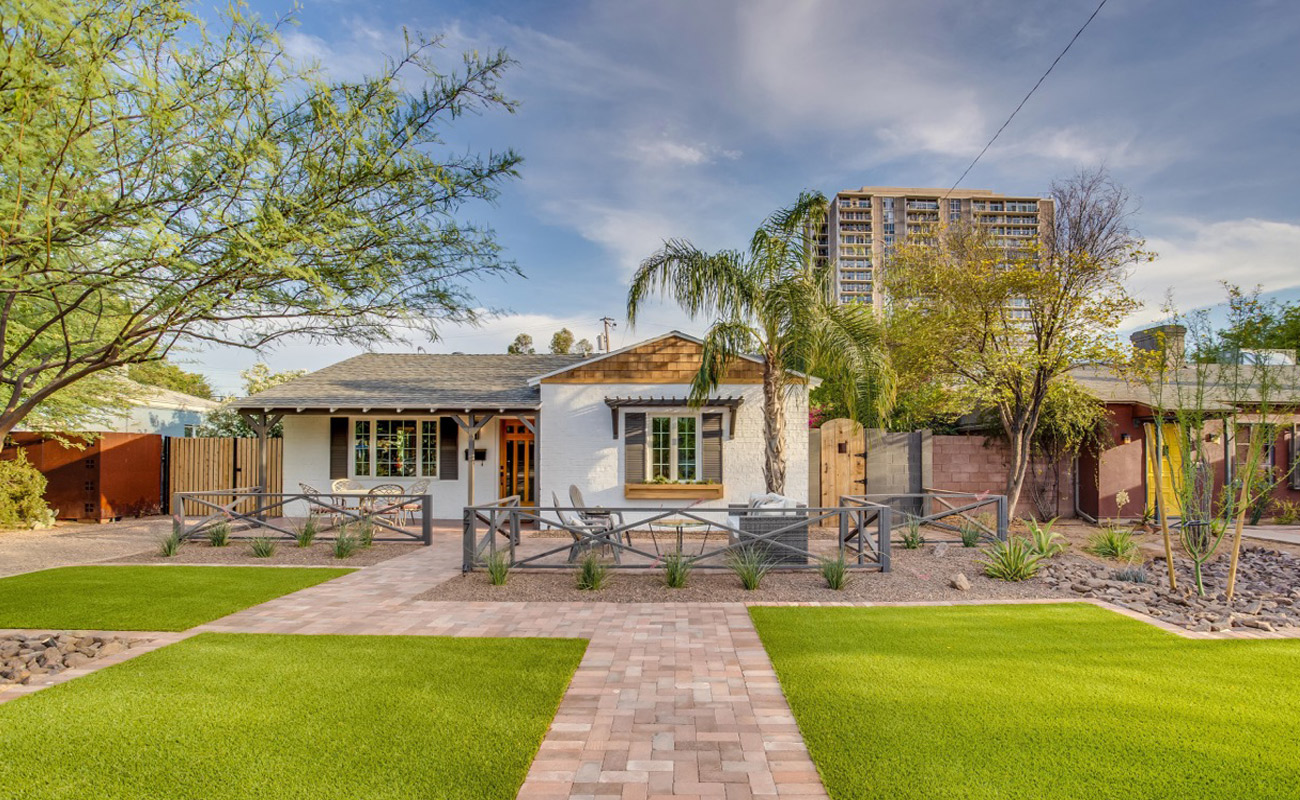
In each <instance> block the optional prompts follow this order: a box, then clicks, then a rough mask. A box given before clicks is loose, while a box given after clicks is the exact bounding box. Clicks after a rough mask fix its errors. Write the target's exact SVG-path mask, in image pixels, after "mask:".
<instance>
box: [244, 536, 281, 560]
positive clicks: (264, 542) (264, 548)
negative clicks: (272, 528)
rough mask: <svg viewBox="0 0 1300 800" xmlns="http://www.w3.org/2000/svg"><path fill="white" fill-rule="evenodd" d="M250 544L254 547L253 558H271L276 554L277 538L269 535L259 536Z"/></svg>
mask: <svg viewBox="0 0 1300 800" xmlns="http://www.w3.org/2000/svg"><path fill="white" fill-rule="evenodd" d="M248 544H249V546H250V547H252V548H253V558H270V557H271V556H273V555H275V540H274V539H272V538H270V537H269V536H258V537H257V538H255V539H252V540H250V541H249V543H248Z"/></svg>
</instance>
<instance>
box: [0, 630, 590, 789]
mask: <svg viewBox="0 0 1300 800" xmlns="http://www.w3.org/2000/svg"><path fill="white" fill-rule="evenodd" d="M585 649H586V642H584V641H581V640H575V639H524V638H519V639H486V638H468V637H467V638H445V637H419V636H280V635H269V634H218V633H205V634H200V635H199V636H196V637H194V638H192V639H187V640H185V641H183V642H180V643H178V644H174V645H171V646H169V647H165V648H162V649H161V650H157V651H155V652H152V653H147V654H145V655H142V656H139V657H137V658H135V659H132V660H130V661H126V662H124V663H122V664H119V665H117V666H113V667H108V668H106V669H104V670H101V671H99V672H95V673H91V674H90V675H87V676H85V677H83V678H78V679H77V680H75V681H70V682H68V683H65V684H61V685H58V686H54V687H52V688H50V689H46V690H44V691H41V692H37V693H36V694H33V695H30V696H27V697H22V698H19V699H17V700H14V701H11V702H9V703H5V704H3V705H0V753H4V758H2V759H0V787H6V788H11V789H15V790H18V789H19V788H21V796H22V797H24V798H28V799H29V800H54V799H55V798H59V799H60V800H62V799H64V798H66V799H67V800H73V799H74V798H77V799H79V798H87V797H93V798H106V799H107V798H123V799H125V798H130V799H131V800H149V799H151V798H158V800H163V799H164V798H165V799H166V800H175V799H176V798H202V800H226V799H227V798H229V799H230V800H246V799H247V798H268V800H270V799H272V798H274V800H285V799H286V798H304V799H306V798H310V799H311V800H330V799H331V798H339V800H345V799H346V800H368V799H369V798H392V800H412V798H422V799H425V798H428V799H432V798H458V799H459V798H464V800H485V799H486V798H501V799H502V800H504V799H505V798H512V797H514V796H515V794H516V792H517V791H518V789H519V786H520V784H521V783H522V782H523V779H524V775H525V774H526V773H527V771H528V765H529V764H530V763H531V761H532V759H533V756H534V755H535V754H536V752H537V747H538V745H539V744H540V743H541V741H542V737H543V736H544V735H545V733H546V728H547V726H548V725H549V724H550V721H551V719H552V718H553V717H554V715H555V709H556V708H557V706H558V705H559V702H560V698H561V696H562V695H563V694H564V690H565V688H566V687H567V686H568V683H569V680H570V678H572V676H573V672H574V670H575V669H577V666H578V662H579V661H580V660H581V658H582V654H583V651H584V650H585ZM3 794H4V792H3V791H0V795H3ZM6 796H7V795H6Z"/></svg>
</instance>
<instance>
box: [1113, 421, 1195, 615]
mask: <svg viewBox="0 0 1300 800" xmlns="http://www.w3.org/2000/svg"><path fill="white" fill-rule="evenodd" d="M1162 424H1163V423H1162V422H1161V421H1160V420H1158V419H1157V420H1156V422H1155V424H1154V425H1153V426H1152V431H1153V432H1152V436H1153V437H1154V438H1155V455H1156V457H1155V461H1154V462H1153V466H1152V476H1151V477H1152V478H1153V479H1154V480H1155V483H1156V516H1158V517H1160V535H1161V537H1162V538H1163V539H1164V543H1165V566H1167V567H1168V568H1169V589H1170V591H1176V590H1177V589H1178V574H1177V573H1176V572H1175V571H1174V546H1173V542H1172V541H1171V540H1170V537H1169V513H1168V510H1167V509H1166V508H1165V483H1164V463H1163V462H1164V445H1163V444H1162V443H1161V437H1162V436H1163V435H1164V434H1163V431H1162V430H1161V425H1162ZM1099 516H1100V515H1099Z"/></svg>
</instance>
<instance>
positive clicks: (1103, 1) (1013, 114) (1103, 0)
mask: <svg viewBox="0 0 1300 800" xmlns="http://www.w3.org/2000/svg"><path fill="white" fill-rule="evenodd" d="M1106 3H1107V0H1101V2H1100V3H1098V4H1097V7H1096V8H1095V9H1093V11H1092V15H1091V16H1089V17H1088V19H1087V20H1085V21H1084V23H1083V25H1081V26H1080V27H1079V30H1077V31H1075V32H1074V36H1072V37H1070V42H1069V44H1067V45H1066V46H1065V49H1064V50H1062V51H1061V52H1060V54H1058V55H1057V56H1056V59H1055V60H1054V61H1052V65H1051V66H1050V67H1048V68H1047V71H1046V72H1044V73H1043V75H1042V77H1040V78H1039V79H1038V82H1037V83H1035V84H1034V88H1032V89H1030V90H1029V94H1026V95H1025V96H1024V99H1022V100H1021V101H1020V105H1018V106H1016V110H1015V111H1012V112H1011V116H1009V117H1007V121H1006V122H1004V123H1002V127H1001V128H998V130H997V133H995V134H993V138H992V139H989V142H988V144H986V145H984V149H983V150H981V151H980V154H979V155H977V156H975V160H974V161H972V162H970V166H968V167H966V171H965V172H963V173H962V174H961V177H960V178H958V179H957V182H956V183H954V184H953V185H952V188H950V189H949V190H948V191H947V192H945V193H944V195H943V196H944V199H947V197H948V195H950V194H952V193H953V190H955V189H956V188H957V187H958V186H960V185H961V182H962V181H964V180H966V176H967V175H969V174H970V171H971V170H972V169H974V168H975V165H976V164H978V163H979V160H980V159H981V158H983V157H984V154H985V153H987V152H988V151H989V148H990V147H992V146H993V143H994V142H996V141H997V140H998V137H999V136H1001V135H1002V131H1004V130H1006V129H1007V126H1008V125H1010V124H1011V120H1013V119H1015V118H1016V114H1019V113H1020V109H1022V108H1024V107H1025V103H1027V102H1029V98H1031V97H1033V96H1034V92H1036V91H1038V87H1039V86H1042V85H1043V81H1045V80H1047V76H1048V75H1051V74H1052V70H1054V69H1056V65H1057V64H1059V63H1060V62H1061V59H1062V58H1064V57H1065V54H1066V53H1068V52H1070V48H1071V47H1073V46H1074V43H1075V42H1076V41H1078V39H1079V37H1080V36H1081V35H1082V34H1083V32H1084V30H1086V29H1087V27H1088V26H1089V25H1091V24H1092V21H1093V20H1094V19H1096V17H1097V14H1098V13H1100V12H1101V9H1102V6H1104V5H1106Z"/></svg>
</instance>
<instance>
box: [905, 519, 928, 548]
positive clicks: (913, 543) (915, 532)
mask: <svg viewBox="0 0 1300 800" xmlns="http://www.w3.org/2000/svg"><path fill="white" fill-rule="evenodd" d="M923 544H925V537H924V536H922V535H921V521H920V520H919V519H916V518H915V517H912V518H910V519H908V520H907V527H906V528H904V529H903V549H905V550H918V549H920V547H921V545H923Z"/></svg>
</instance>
